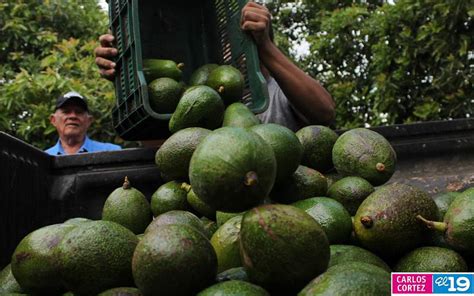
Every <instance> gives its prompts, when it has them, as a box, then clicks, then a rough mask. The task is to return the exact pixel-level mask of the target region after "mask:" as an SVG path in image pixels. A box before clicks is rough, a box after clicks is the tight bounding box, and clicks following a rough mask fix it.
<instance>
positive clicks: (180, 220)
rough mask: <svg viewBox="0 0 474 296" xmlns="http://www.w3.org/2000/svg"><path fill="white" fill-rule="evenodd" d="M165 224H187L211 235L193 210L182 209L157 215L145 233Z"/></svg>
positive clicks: (204, 233) (208, 235) (205, 234)
mask: <svg viewBox="0 0 474 296" xmlns="http://www.w3.org/2000/svg"><path fill="white" fill-rule="evenodd" d="M163 225H186V226H189V227H192V228H194V229H196V230H197V231H199V232H200V233H202V234H203V235H204V236H206V237H208V238H210V237H211V235H210V233H209V231H208V230H207V229H206V227H205V226H204V223H203V221H201V219H199V218H198V217H197V216H196V215H194V214H193V213H191V212H188V211H180V210H175V211H169V212H166V213H163V214H161V215H159V216H157V217H156V218H155V219H153V221H152V222H151V223H150V225H148V227H147V228H146V229H145V234H147V233H148V232H150V231H153V230H154V229H156V228H160V227H163Z"/></svg>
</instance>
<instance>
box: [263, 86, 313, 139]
mask: <svg viewBox="0 0 474 296" xmlns="http://www.w3.org/2000/svg"><path fill="white" fill-rule="evenodd" d="M267 86H268V97H269V104H268V109H267V110H265V112H263V113H261V114H257V117H258V118H259V119H260V120H261V121H262V123H277V124H280V125H283V126H286V127H287V128H289V129H291V130H292V131H297V130H299V129H300V128H302V127H303V126H305V125H307V124H308V121H307V120H306V118H305V117H304V116H303V114H301V113H300V112H298V110H296V108H295V107H294V106H293V105H292V104H291V103H290V101H288V98H287V97H286V96H285V94H284V93H283V91H282V90H281V88H280V86H279V85H278V83H277V82H276V81H275V79H274V78H273V77H269V78H267Z"/></svg>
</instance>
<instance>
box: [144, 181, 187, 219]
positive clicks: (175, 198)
mask: <svg viewBox="0 0 474 296" xmlns="http://www.w3.org/2000/svg"><path fill="white" fill-rule="evenodd" d="M182 184H183V183H182V182H179V181H170V182H167V183H165V184H163V185H161V186H160V187H158V189H157V190H156V191H155V192H154V193H153V195H152V196H151V211H152V213H153V216H154V217H156V216H158V215H161V214H163V213H166V212H169V211H173V210H182V211H187V210H189V204H188V201H187V197H186V196H187V194H188V192H187V191H186V189H184V188H183V186H182Z"/></svg>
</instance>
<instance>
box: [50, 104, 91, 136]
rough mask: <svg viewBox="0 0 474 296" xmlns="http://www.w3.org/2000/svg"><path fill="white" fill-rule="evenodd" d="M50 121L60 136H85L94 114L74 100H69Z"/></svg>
mask: <svg viewBox="0 0 474 296" xmlns="http://www.w3.org/2000/svg"><path fill="white" fill-rule="evenodd" d="M50 122H51V124H52V125H54V126H55V127H56V130H57V131H58V134H59V136H60V137H62V136H65V137H77V136H85V134H86V133H87V129H88V128H89V126H90V125H91V123H92V116H90V115H89V113H88V112H87V111H86V110H85V109H84V108H83V107H82V106H79V105H77V104H75V103H74V102H67V103H66V104H64V105H63V106H61V108H59V109H57V110H56V112H54V114H52V115H51V116H50Z"/></svg>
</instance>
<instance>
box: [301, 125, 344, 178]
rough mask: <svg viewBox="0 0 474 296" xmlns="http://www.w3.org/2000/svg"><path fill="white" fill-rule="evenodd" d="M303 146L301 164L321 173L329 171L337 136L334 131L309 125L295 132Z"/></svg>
mask: <svg viewBox="0 0 474 296" xmlns="http://www.w3.org/2000/svg"><path fill="white" fill-rule="evenodd" d="M296 137H298V139H299V141H300V142H301V145H302V146H303V159H302V160H301V164H302V165H304V166H307V167H310V168H312V169H315V170H317V171H320V172H322V173H325V172H326V171H328V170H329V169H331V168H332V167H333V166H334V165H333V163H332V148H333V147H334V144H335V143H336V140H337V137H338V135H337V134H336V132H335V131H333V130H332V129H330V128H329V127H327V126H323V125H309V126H305V127H303V128H302V129H300V130H298V131H297V132H296Z"/></svg>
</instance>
